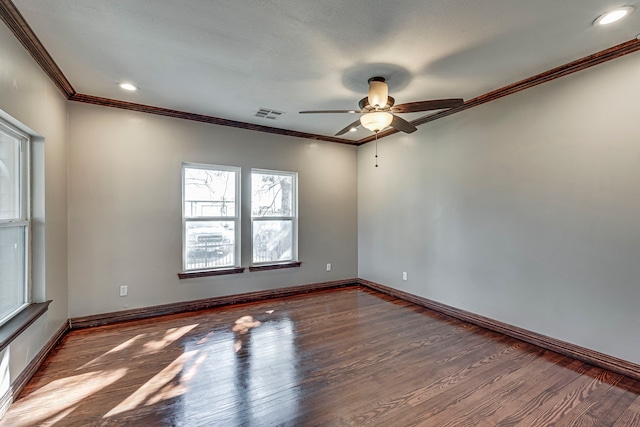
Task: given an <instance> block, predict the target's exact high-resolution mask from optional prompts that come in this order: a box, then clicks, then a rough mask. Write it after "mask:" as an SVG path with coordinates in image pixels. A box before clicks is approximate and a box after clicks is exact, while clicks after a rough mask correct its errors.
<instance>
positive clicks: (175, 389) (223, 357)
mask: <svg viewBox="0 0 640 427" xmlns="http://www.w3.org/2000/svg"><path fill="white" fill-rule="evenodd" d="M272 310H273V311H272ZM242 316H253V317H254V318H255V319H256V320H259V321H260V322H262V324H261V325H260V326H258V327H254V328H252V329H250V330H249V332H248V333H246V334H244V335H243V334H239V333H237V332H234V331H233V330H232V328H233V327H234V325H235V321H236V320H237V319H239V318H241V317H242ZM639 396H640V382H639V381H635V380H632V379H629V378H627V377H623V376H621V375H618V374H614V373H611V372H608V371H605V370H603V369H600V368H596V367H593V366H590V365H588V364H586V363H583V362H580V361H577V360H573V359H570V358H567V357H564V356H561V355H559V354H556V353H553V352H550V351H546V350H543V349H541V348H538V347H535V346H533V345H530V344H526V343H524V342H521V341H517V340H515V339H512V338H509V337H506V336H503V335H500V334H497V333H494V332H490V331H487V330H484V329H481V328H479V327H476V326H473V325H470V324H466V323H463V322H460V321H458V320H455V319H451V318H448V317H446V316H443V315H440V314H438V313H435V312H433V311H430V310H426V309H424V308H421V307H417V306H415V305H412V304H410V303H407V302H404V301H401V300H398V299H395V298H392V297H388V296H386V295H382V294H378V293H375V292H373V291H370V290H365V289H360V288H346V289H339V290H331V291H320V292H314V293H310V294H305V295H299V296H295V297H288V298H281V299H273V300H267V301H263V302H259V303H251V304H240V305H234V306H229V307H224V308H218V309H212V310H206V311H201V312H197V313H185V314H180V315H172V316H165V317H160V318H155V319H149V320H144V321H139V322H129V323H122V324H118V325H111V326H105V327H99V328H92V329H86V330H79V331H73V332H71V333H70V334H68V335H67V336H66V337H65V338H64V340H63V341H62V343H61V344H60V345H59V346H58V348H57V349H56V350H55V352H54V354H53V355H52V356H51V357H50V358H49V359H48V360H47V361H46V362H45V363H44V365H43V366H42V368H41V369H40V370H39V371H38V372H37V374H36V375H35V376H34V378H33V379H32V380H31V382H30V383H29V384H28V385H27V387H26V389H25V391H24V392H23V393H22V395H21V396H20V398H19V399H18V400H17V401H16V402H15V403H14V404H13V405H12V407H11V408H10V410H9V412H7V414H6V415H5V417H4V418H3V419H2V420H1V421H0V426H13V427H18V426H65V427H67V426H360V425H373V426H415V425H424V426H551V425H553V426H640V397H639Z"/></svg>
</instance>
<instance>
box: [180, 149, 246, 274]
mask: <svg viewBox="0 0 640 427" xmlns="http://www.w3.org/2000/svg"><path fill="white" fill-rule="evenodd" d="M187 168H189V169H206V170H218V171H228V172H235V177H236V182H235V185H236V194H235V205H236V206H235V216H199V217H187V216H186V212H185V205H186V203H185V169H187ZM241 173H242V170H241V168H239V167H236V166H224V165H211V164H204V163H187V162H184V163H182V180H181V183H182V189H181V191H182V271H183V272H189V273H191V272H198V271H215V270H225V269H229V268H237V267H239V266H240V264H241V259H240V256H241V253H242V252H241V245H240V243H241V236H242V233H241V210H242V209H241V199H240V197H241V188H240V183H241V179H240V177H241ZM200 221H232V222H234V223H235V226H234V234H235V237H234V238H235V245H234V261H235V262H234V265H233V266H224V267H206V268H195V269H194V268H191V269H187V232H186V230H187V222H200Z"/></svg>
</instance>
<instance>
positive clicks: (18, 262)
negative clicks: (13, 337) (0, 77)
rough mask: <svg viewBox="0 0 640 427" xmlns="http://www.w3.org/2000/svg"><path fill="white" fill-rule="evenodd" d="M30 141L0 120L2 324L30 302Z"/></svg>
mask: <svg viewBox="0 0 640 427" xmlns="http://www.w3.org/2000/svg"><path fill="white" fill-rule="evenodd" d="M29 209H30V207H29V139H28V137H27V136H26V135H23V134H21V133H20V132H18V131H17V130H16V129H14V128H13V127H12V126H10V125H8V124H6V123H5V122H2V121H0V325H1V324H4V323H6V322H7V321H8V320H9V319H11V318H12V317H13V316H15V315H16V314H17V313H18V312H20V311H21V310H22V309H23V308H25V307H26V306H27V305H29V302H30V292H29V291H30V287H29V236H30V234H29V232H30V223H29V219H30V218H29Z"/></svg>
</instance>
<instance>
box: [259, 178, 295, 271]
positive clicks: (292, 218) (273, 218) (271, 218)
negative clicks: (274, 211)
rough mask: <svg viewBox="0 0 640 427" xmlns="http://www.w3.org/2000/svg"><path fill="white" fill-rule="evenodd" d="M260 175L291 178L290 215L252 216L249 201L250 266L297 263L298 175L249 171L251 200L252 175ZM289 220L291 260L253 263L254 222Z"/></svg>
mask: <svg viewBox="0 0 640 427" xmlns="http://www.w3.org/2000/svg"><path fill="white" fill-rule="evenodd" d="M254 173H261V174H266V175H282V176H291V177H292V178H293V179H292V183H291V193H292V194H291V197H292V199H293V200H292V201H291V210H292V215H291V216H288V217H284V216H254V215H253V200H250V202H249V205H250V208H249V211H250V212H251V265H252V266H261V265H277V264H289V263H292V262H297V261H298V173H297V172H288V171H279V170H270V169H255V168H253V169H251V198H253V174H254ZM283 220H285V221H286V220H290V221H291V224H292V231H291V233H292V238H293V242H292V248H291V259H286V260H278V261H264V262H255V261H254V259H253V254H254V247H253V246H254V241H253V226H254V224H255V223H256V222H259V221H283Z"/></svg>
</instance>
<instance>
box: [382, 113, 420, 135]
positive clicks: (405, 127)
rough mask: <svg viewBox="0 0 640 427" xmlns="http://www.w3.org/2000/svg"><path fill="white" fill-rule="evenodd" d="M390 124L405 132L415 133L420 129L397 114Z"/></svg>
mask: <svg viewBox="0 0 640 427" xmlns="http://www.w3.org/2000/svg"><path fill="white" fill-rule="evenodd" d="M389 126H391V127H392V128H394V129H395V130H399V131H402V132H405V133H413V132H415V131H417V130H418V128H417V127H415V126H414V125H412V124H411V123H409V122H408V121H406V120H405V119H403V118H401V117H398V116H395V115H394V116H393V120H392V121H391V124H390V125H389Z"/></svg>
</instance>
